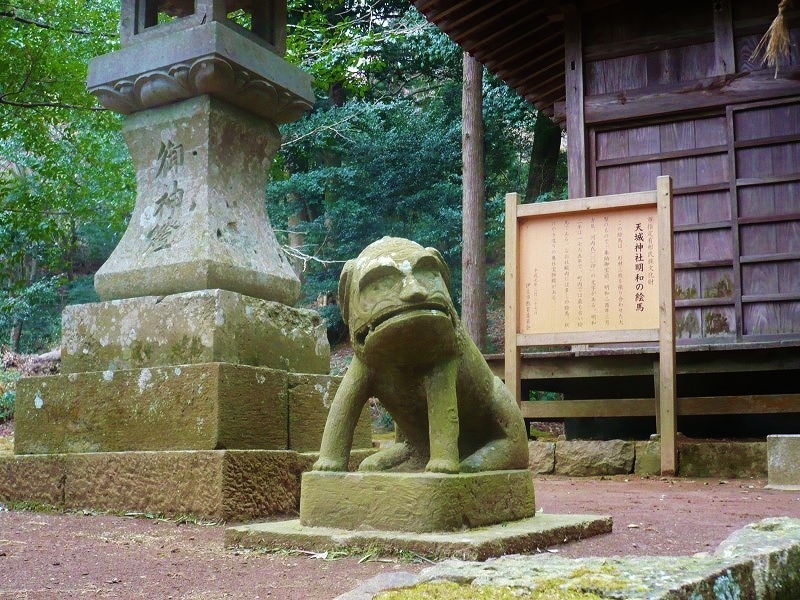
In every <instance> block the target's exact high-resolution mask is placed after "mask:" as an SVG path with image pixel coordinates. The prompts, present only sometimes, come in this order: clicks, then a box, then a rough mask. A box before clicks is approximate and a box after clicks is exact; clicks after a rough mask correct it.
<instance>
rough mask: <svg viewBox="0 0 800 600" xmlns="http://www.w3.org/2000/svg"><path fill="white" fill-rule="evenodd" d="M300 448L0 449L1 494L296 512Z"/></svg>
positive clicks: (168, 508)
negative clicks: (12, 452)
mask: <svg viewBox="0 0 800 600" xmlns="http://www.w3.org/2000/svg"><path fill="white" fill-rule="evenodd" d="M302 464H303V461H302V459H301V458H300V456H299V455H298V454H297V453H295V452H290V451H267V450H200V451H183V452H181V451H178V452H104V453H87V454H51V455H28V456H4V457H0V500H3V501H5V502H15V501H16V502H20V501H25V502H33V503H41V504H46V505H50V506H54V507H57V508H60V509H92V510H110V511H115V512H120V511H122V512H145V513H153V514H163V515H170V516H177V515H191V516H194V517H199V518H202V519H214V520H218V519H222V520H226V521H240V520H246V519H252V518H263V517H265V516H269V515H292V514H296V512H297V502H298V496H299V493H300V472H301V465H302Z"/></svg>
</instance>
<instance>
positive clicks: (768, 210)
mask: <svg viewBox="0 0 800 600" xmlns="http://www.w3.org/2000/svg"><path fill="white" fill-rule="evenodd" d="M766 192H768V193H766ZM776 210H777V208H776V202H775V189H774V188H772V187H769V188H768V189H767V190H764V189H759V188H756V187H745V188H741V189H740V190H739V217H741V218H753V217H769V216H771V215H774V214H775V212H776Z"/></svg>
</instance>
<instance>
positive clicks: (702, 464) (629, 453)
mask: <svg viewBox="0 0 800 600" xmlns="http://www.w3.org/2000/svg"><path fill="white" fill-rule="evenodd" d="M677 451H678V475H680V476H681V477H724V478H731V479H736V478H747V477H764V476H766V475H767V444H766V443H765V442H764V441H755V442H751V441H734V440H695V439H689V438H680V439H679V441H678V448H677ZM528 456H529V463H530V469H531V471H532V472H534V473H537V474H556V475H566V476H570V477H597V476H602V475H625V474H629V473H635V474H636V475H642V476H647V475H660V474H661V442H660V441H659V440H658V436H653V439H650V440H648V441H639V442H630V441H623V440H569V441H563V440H559V441H556V442H544V441H531V442H529V443H528Z"/></svg>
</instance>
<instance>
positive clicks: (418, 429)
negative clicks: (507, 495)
mask: <svg viewBox="0 0 800 600" xmlns="http://www.w3.org/2000/svg"><path fill="white" fill-rule="evenodd" d="M449 288H450V274H449V271H448V269H447V265H446V264H445V262H444V260H443V259H442V257H441V255H440V254H439V252H438V251H436V250H435V249H433V248H423V247H422V246H421V245H419V244H417V243H416V242H413V241H410V240H407V239H404V238H392V237H384V238H382V239H380V240H378V241H376V242H373V243H372V244H370V245H369V246H367V247H366V248H365V249H364V250H363V251H362V252H361V254H360V255H359V256H358V257H357V258H355V259H353V260H350V261H348V262H347V264H345V267H344V269H343V270H342V275H341V278H340V280H339V302H340V305H341V310H342V317H343V318H344V319H345V321H346V322H347V324H348V326H349V328H350V337H351V342H352V345H353V351H354V356H353V361H352V363H351V364H350V367H349V368H348V370H347V373H346V374H345V376H344V378H343V380H342V383H341V385H340V386H339V389H338V391H337V393H336V396H335V398H334V400H333V403H332V405H331V409H330V412H329V414H328V419H327V422H326V424H325V431H324V433H323V437H322V446H321V448H320V457H319V460H317V462H316V463H315V465H314V469H315V470H327V471H344V470H346V467H347V461H348V457H349V454H350V447H351V444H352V437H353V430H354V429H355V426H356V422H357V420H358V417H359V415H360V414H361V410H362V408H363V407H364V405H365V403H366V402H367V401H368V400H369V399H370V398H372V397H375V398H377V399H378V400H379V401H380V403H381V404H382V405H383V406H384V408H386V410H387V411H388V412H389V414H390V415H391V416H392V418H393V419H394V422H395V428H396V441H395V444H393V445H392V446H390V447H388V448H386V449H384V450H381V451H380V452H377V453H376V454H373V455H371V456H370V457H368V458H367V459H365V460H364V461H363V462H362V463H361V465H360V467H359V468H360V469H361V470H371V471H376V470H377V471H418V470H422V469H424V470H426V471H432V472H442V473H458V472H475V471H489V470H502V469H524V468H527V466H528V443H527V435H526V432H525V424H524V421H523V419H522V415H521V413H520V411H519V409H518V407H517V405H516V404H515V402H514V400H513V398H512V396H511V394H510V393H509V392H508V390H507V389H506V387H505V386H504V385H503V382H502V381H500V379H498V378H497V377H495V376H494V375H493V374H492V372H491V370H490V369H489V366H488V365H487V364H486V360H485V359H484V358H483V355H482V354H481V353H480V351H479V350H478V348H477V347H476V346H475V344H474V343H473V341H472V340H471V339H470V337H469V335H468V334H467V332H466V330H465V329H464V327H463V325H462V324H461V320H460V319H459V318H458V314H457V313H456V310H455V307H454V306H453V302H452V300H451V298H450V290H449Z"/></svg>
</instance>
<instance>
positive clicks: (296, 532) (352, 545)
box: [225, 514, 612, 560]
mask: <svg viewBox="0 0 800 600" xmlns="http://www.w3.org/2000/svg"><path fill="white" fill-rule="evenodd" d="M611 528H612V519H611V517H609V516H602V515H556V514H544V515H536V516H535V517H530V518H527V519H520V520H519V521H512V522H508V523H500V524H498V525H491V526H489V527H478V528H475V529H465V530H461V531H453V532H429V533H413V532H403V531H378V530H367V531H354V530H348V529H337V528H332V527H306V526H304V525H301V524H300V520H299V519H293V520H290V521H273V522H266V523H251V524H246V525H238V526H234V527H229V528H227V529H226V531H225V545H226V546H227V547H229V548H250V549H266V550H281V549H282V550H302V551H306V552H325V551H332V550H342V549H347V550H349V551H353V552H361V551H363V552H367V551H371V550H375V549H378V550H379V551H380V553H382V554H399V553H403V552H412V553H417V554H420V555H422V556H425V557H429V558H437V559H439V558H447V557H457V558H461V559H465V560H485V559H487V558H490V557H496V556H502V555H503V554H514V553H522V552H536V551H537V550H538V549H544V548H547V547H550V546H554V545H558V544H563V543H566V542H568V541H572V540H578V539H584V538H587V537H591V536H594V535H599V534H602V533H610V532H611Z"/></svg>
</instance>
